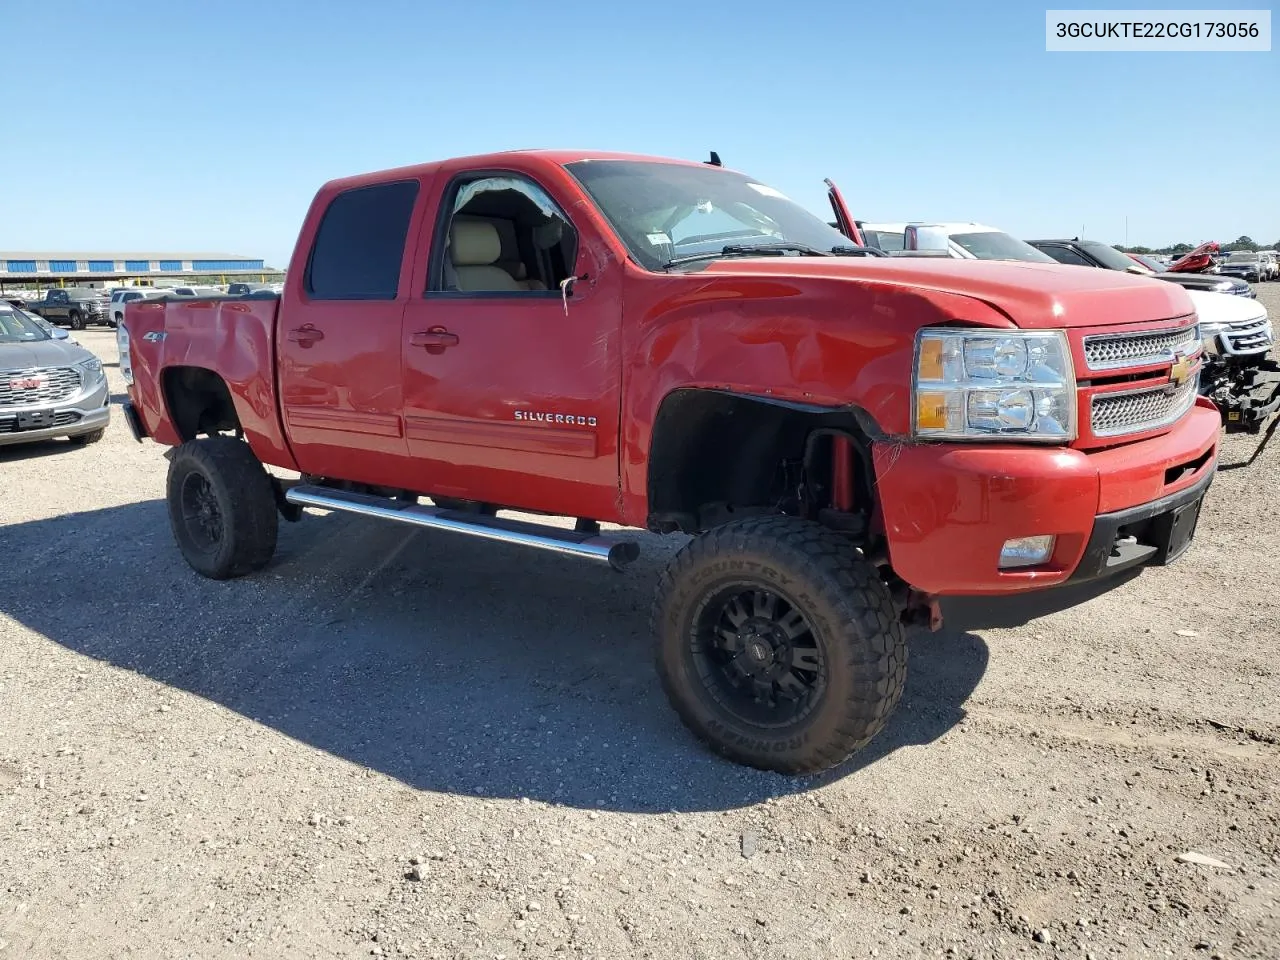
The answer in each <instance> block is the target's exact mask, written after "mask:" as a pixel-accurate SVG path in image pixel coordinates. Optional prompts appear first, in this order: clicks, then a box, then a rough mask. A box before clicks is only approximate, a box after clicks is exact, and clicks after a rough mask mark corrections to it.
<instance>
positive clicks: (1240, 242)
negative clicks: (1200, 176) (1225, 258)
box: [1116, 236, 1280, 257]
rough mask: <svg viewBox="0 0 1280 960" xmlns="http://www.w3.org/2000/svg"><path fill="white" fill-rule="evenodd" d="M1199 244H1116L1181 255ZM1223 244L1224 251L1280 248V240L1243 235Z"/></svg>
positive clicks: (1130, 250)
mask: <svg viewBox="0 0 1280 960" xmlns="http://www.w3.org/2000/svg"><path fill="white" fill-rule="evenodd" d="M1198 246H1199V244H1196V243H1175V244H1173V245H1172V246H1168V247H1124V246H1121V245H1120V244H1116V249H1117V250H1121V251H1123V252H1124V253H1163V254H1172V255H1173V256H1175V257H1180V256H1182V255H1183V254H1184V253H1190V252H1191V251H1192V250H1194V249H1195V248H1196V247H1198ZM1221 246H1222V251H1223V252H1224V253H1232V252H1234V251H1236V250H1280V241H1277V242H1275V243H1256V242H1255V241H1254V239H1253V238H1252V237H1243V236H1242V237H1238V238H1237V239H1235V240H1232V241H1231V242H1230V243H1224V244H1222V245H1221Z"/></svg>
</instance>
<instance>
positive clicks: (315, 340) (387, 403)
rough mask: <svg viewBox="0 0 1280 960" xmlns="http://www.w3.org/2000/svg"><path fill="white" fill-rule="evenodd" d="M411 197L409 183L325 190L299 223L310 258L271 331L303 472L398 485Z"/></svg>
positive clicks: (415, 194)
mask: <svg viewBox="0 0 1280 960" xmlns="http://www.w3.org/2000/svg"><path fill="white" fill-rule="evenodd" d="M420 195H421V184H420V182H419V181H418V180H417V179H416V178H411V179H404V180H397V181H392V182H387V183H374V184H369V185H367V186H357V187H352V188H349V189H345V190H334V191H332V192H330V193H328V194H322V195H321V196H320V197H318V198H317V201H316V204H315V205H314V206H313V209H312V211H311V213H310V214H309V215H308V224H307V226H306V227H304V232H303V236H311V237H312V238H313V240H312V246H311V250H310V252H309V255H308V258H307V260H306V262H305V269H304V270H303V271H301V275H300V276H294V272H295V271H292V270H291V271H290V275H289V279H288V283H289V285H290V290H289V295H288V296H286V297H285V298H284V300H283V301H282V307H281V314H280V317H279V319H278V321H277V323H276V349H277V351H278V353H279V371H280V396H281V405H282V407H283V413H284V422H285V430H286V433H287V434H288V438H289V444H290V447H291V448H292V450H293V454H294V457H295V458H296V460H297V462H298V466H299V468H300V469H301V470H302V471H303V472H305V473H311V474H316V475H319V476H324V477H329V478H336V479H343V480H355V481H359V482H363V483H372V484H381V485H386V486H401V485H403V483H404V477H403V471H404V465H405V460H406V457H407V454H408V450H407V447H406V445H405V437H404V420H403V399H402V397H403V394H402V390H401V373H400V362H401V350H400V332H401V330H400V323H401V316H402V314H403V313H404V305H405V301H406V299H407V297H408V295H409V278H410V274H411V272H412V271H411V269H410V267H409V266H407V261H408V259H409V254H408V253H407V252H406V250H405V246H406V243H405V241H406V239H407V238H408V237H410V236H412V235H413V234H411V233H410V226H411V224H413V223H415V220H416V210H417V201H418V198H419V196H420Z"/></svg>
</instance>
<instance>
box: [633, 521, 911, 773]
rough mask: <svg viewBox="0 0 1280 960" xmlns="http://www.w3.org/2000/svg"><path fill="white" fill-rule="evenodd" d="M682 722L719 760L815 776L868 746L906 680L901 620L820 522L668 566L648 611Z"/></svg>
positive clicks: (719, 533) (705, 541)
mask: <svg viewBox="0 0 1280 960" xmlns="http://www.w3.org/2000/svg"><path fill="white" fill-rule="evenodd" d="M653 629H654V632H655V634H656V635H657V639H658V655H657V661H658V663H657V666H658V674H659V676H660V678H661V679H662V684H663V687H664V688H665V689H666V692H667V695H668V696H669V697H670V698H671V702H672V704H673V706H674V707H675V708H676V711H677V712H678V713H679V714H680V718H681V719H682V720H683V721H684V722H685V724H686V725H687V726H688V727H689V728H690V729H691V730H693V732H694V733H696V734H697V735H698V736H699V737H701V738H702V739H703V740H704V741H706V742H707V743H708V744H709V745H710V746H711V747H712V749H714V750H716V751H717V752H718V753H721V754H723V755H724V756H727V757H729V758H730V759H733V760H736V761H738V762H739V763H746V764H749V765H751V766H754V767H760V768H763V769H767V770H777V771H780V772H783V773H815V772H817V771H820V770H824V769H827V768H828V767H832V766H835V765H836V764H838V763H840V762H841V761H843V760H845V759H846V758H847V757H848V756H849V755H850V754H852V753H854V752H855V751H857V750H859V749H861V748H862V747H863V746H865V745H866V744H867V743H868V742H869V741H870V740H871V738H872V737H874V736H875V735H876V734H877V733H878V732H879V731H880V729H881V728H882V727H883V726H884V724H885V722H886V721H887V720H888V718H889V716H890V714H892V712H893V709H894V707H896V706H897V703H898V700H899V699H900V698H901V696H902V689H903V684H904V682H905V680H906V663H907V646H906V635H905V631H904V629H903V626H902V623H901V621H900V619H899V617H898V616H897V614H896V612H895V609H894V605H893V602H892V599H891V597H890V594H889V591H888V589H887V588H886V587H885V585H884V583H883V582H881V580H880V578H879V576H878V575H877V573H876V571H875V568H874V567H872V566H871V565H870V564H869V563H867V562H866V561H865V560H863V559H862V558H861V557H860V556H859V555H858V554H857V552H856V551H855V550H854V549H853V547H852V546H851V545H850V544H849V542H848V541H847V540H845V539H844V538H842V537H840V536H839V535H837V534H835V533H833V532H831V531H830V530H827V529H826V528H824V527H821V526H819V525H817V524H815V523H810V522H808V521H803V520H797V519H794V518H790V517H763V518H754V519H750V520H744V521H741V522H738V523H732V524H727V525H725V526H723V527H718V528H716V529H714V530H711V531H709V532H708V533H705V534H703V535H701V536H699V537H697V538H696V539H694V540H693V541H691V542H690V543H689V544H688V546H686V547H685V548H684V549H683V550H682V551H681V552H680V553H679V554H677V555H676V557H675V558H674V559H673V560H672V561H671V564H670V566H669V567H668V568H667V571H666V573H665V574H664V576H663V578H662V581H661V583H660V585H659V588H658V595H657V598H656V600H655V602H654V608H653Z"/></svg>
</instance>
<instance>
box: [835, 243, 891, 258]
mask: <svg viewBox="0 0 1280 960" xmlns="http://www.w3.org/2000/svg"><path fill="white" fill-rule="evenodd" d="M831 252H832V253H833V254H835V255H836V256H837V257H887V256H888V254H887V253H885V252H884V251H883V250H881V249H879V248H878V247H866V246H858V245H857V244H856V243H849V244H842V245H841V246H838V247H832V248H831Z"/></svg>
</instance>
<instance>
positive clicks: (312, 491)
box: [285, 486, 640, 570]
mask: <svg viewBox="0 0 1280 960" xmlns="http://www.w3.org/2000/svg"><path fill="white" fill-rule="evenodd" d="M285 499H286V500H288V501H289V502H290V503H296V504H298V505H299V506H302V507H318V508H320V509H321V510H339V511H342V512H344V513H356V514H359V515H361V516H364V517H377V518H379V519H382V520H395V521H397V522H399V523H410V524H413V525H414V526H417V527H426V528H428V529H430V530H447V531H450V532H452V533H465V534H468V535H469V536H472V537H480V538H481V539H483V540H500V541H502V542H503V543H515V544H520V545H521V546H526V547H537V548H539V549H541V550H550V551H552V552H553V553H564V554H568V555H570V556H574V557H587V558H588V559H591V560H603V561H605V562H606V563H608V564H609V566H611V567H613V569H615V570H621V569H622V568H623V567H625V566H626V565H627V564H629V563H631V562H632V561H634V560H635V559H636V558H637V557H639V556H640V544H638V543H637V542H636V541H635V540H629V539H626V538H625V537H622V536H618V535H616V534H607V533H578V532H576V531H573V530H561V529H560V528H558V527H547V526H543V525H542V524H538V523H528V522H526V521H523V520H508V519H506V518H505V517H486V516H481V515H477V514H472V513H462V512H460V511H457V510H444V509H442V508H440V507H428V506H423V505H421V504H416V503H410V502H408V501H399V500H390V499H387V498H386V497H374V496H369V495H368V494H364V493H348V492H347V491H345V490H331V489H329V488H328V487H313V486H297V487H291V488H290V489H289V490H288V492H287V493H286V494H285Z"/></svg>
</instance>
